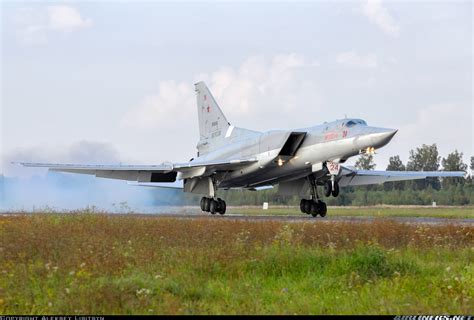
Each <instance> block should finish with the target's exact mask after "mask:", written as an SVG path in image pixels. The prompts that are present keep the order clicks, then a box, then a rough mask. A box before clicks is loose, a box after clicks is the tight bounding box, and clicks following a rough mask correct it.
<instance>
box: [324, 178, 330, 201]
mask: <svg viewBox="0 0 474 320" xmlns="http://www.w3.org/2000/svg"><path fill="white" fill-rule="evenodd" d="M331 192H332V183H331V181H326V183H325V184H324V195H325V196H326V197H329V196H330V195H331Z"/></svg>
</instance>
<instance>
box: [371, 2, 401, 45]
mask: <svg viewBox="0 0 474 320" xmlns="http://www.w3.org/2000/svg"><path fill="white" fill-rule="evenodd" d="M362 11H363V13H364V15H365V16H367V17H368V18H369V19H370V21H372V22H373V23H375V24H376V25H377V26H379V27H380V28H381V29H382V31H383V32H385V33H386V34H387V35H389V36H392V37H397V36H399V34H400V26H399V25H398V24H397V21H396V20H395V19H394V18H393V17H392V16H391V15H390V13H389V11H388V10H387V9H386V8H384V7H383V6H382V3H381V1H380V0H367V1H366V2H365V4H364V5H363V8H362Z"/></svg>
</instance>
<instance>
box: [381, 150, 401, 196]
mask: <svg viewBox="0 0 474 320" xmlns="http://www.w3.org/2000/svg"><path fill="white" fill-rule="evenodd" d="M387 170H389V171H405V170H406V167H405V165H404V164H403V162H402V160H401V159H400V156H392V157H390V158H389V159H388V166H387ZM384 189H385V190H393V189H396V190H403V189H405V181H397V182H386V183H385V184H384Z"/></svg>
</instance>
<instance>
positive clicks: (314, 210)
mask: <svg viewBox="0 0 474 320" xmlns="http://www.w3.org/2000/svg"><path fill="white" fill-rule="evenodd" d="M310 212H311V215H312V216H313V217H317V216H318V214H319V204H318V203H317V202H315V201H311V211H310Z"/></svg>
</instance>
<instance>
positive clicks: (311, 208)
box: [300, 176, 339, 217]
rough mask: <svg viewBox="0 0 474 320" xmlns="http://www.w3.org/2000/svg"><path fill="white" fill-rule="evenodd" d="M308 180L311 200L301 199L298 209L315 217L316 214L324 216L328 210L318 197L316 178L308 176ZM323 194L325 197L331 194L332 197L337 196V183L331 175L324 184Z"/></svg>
mask: <svg viewBox="0 0 474 320" xmlns="http://www.w3.org/2000/svg"><path fill="white" fill-rule="evenodd" d="M308 180H309V183H310V185H311V200H307V199H301V202H300V210H301V212H303V213H306V214H310V215H312V216H313V217H317V216H318V215H319V216H321V217H325V216H326V214H327V212H328V208H327V206H326V203H324V202H323V201H321V200H320V199H319V195H318V189H317V185H316V179H315V178H314V176H309V177H308ZM324 195H325V196H326V197H329V196H331V195H332V196H333V197H337V196H338V195H339V184H338V183H337V181H335V180H334V178H333V177H332V178H331V180H329V181H327V182H326V183H325V184H324Z"/></svg>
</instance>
